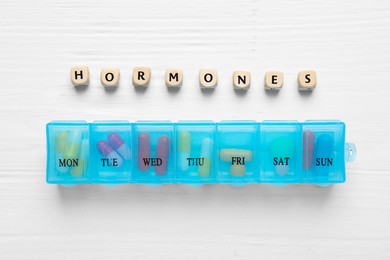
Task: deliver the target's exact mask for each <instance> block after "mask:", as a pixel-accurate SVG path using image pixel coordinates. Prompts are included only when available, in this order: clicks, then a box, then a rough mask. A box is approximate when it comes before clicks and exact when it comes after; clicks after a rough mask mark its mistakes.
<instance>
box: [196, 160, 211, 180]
mask: <svg viewBox="0 0 390 260" xmlns="http://www.w3.org/2000/svg"><path fill="white" fill-rule="evenodd" d="M210 171H211V158H204V162H203V164H202V165H199V167H198V174H199V176H200V177H208V176H210Z"/></svg>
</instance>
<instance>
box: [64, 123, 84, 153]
mask: <svg viewBox="0 0 390 260" xmlns="http://www.w3.org/2000/svg"><path fill="white" fill-rule="evenodd" d="M81 138H82V132H81V131H79V130H73V131H71V132H70V134H69V137H68V142H67V144H66V147H65V149H64V159H65V160H69V159H70V160H73V159H77V158H78V157H79V155H80V145H81Z"/></svg>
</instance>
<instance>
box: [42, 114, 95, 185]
mask: <svg viewBox="0 0 390 260" xmlns="http://www.w3.org/2000/svg"><path fill="white" fill-rule="evenodd" d="M46 138H47V165H46V171H47V172H46V181H47V182H48V183H54V184H64V185H73V184H82V183H89V181H90V175H89V126H88V124H87V122H85V121H53V122H50V123H48V124H47V125H46Z"/></svg>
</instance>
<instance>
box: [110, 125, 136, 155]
mask: <svg viewBox="0 0 390 260" xmlns="http://www.w3.org/2000/svg"><path fill="white" fill-rule="evenodd" d="M108 142H109V143H110V144H111V145H112V147H114V149H115V150H116V151H117V152H118V153H119V154H120V155H121V156H122V157H123V159H125V160H127V161H128V160H130V159H131V150H130V148H129V146H128V145H127V144H126V143H125V142H124V141H123V139H122V137H120V136H119V135H118V134H117V133H114V132H112V133H110V134H109V135H108Z"/></svg>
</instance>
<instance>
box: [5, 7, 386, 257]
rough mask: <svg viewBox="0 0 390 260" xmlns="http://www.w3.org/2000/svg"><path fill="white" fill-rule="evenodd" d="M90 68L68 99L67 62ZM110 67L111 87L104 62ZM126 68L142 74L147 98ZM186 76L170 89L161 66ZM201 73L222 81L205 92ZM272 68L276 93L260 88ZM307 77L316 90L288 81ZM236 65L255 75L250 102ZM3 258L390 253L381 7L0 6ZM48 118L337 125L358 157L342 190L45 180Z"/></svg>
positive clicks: (69, 88) (304, 187)
mask: <svg viewBox="0 0 390 260" xmlns="http://www.w3.org/2000/svg"><path fill="white" fill-rule="evenodd" d="M82 64H85V65H88V66H89V68H90V72H91V77H92V78H91V83H90V86H89V87H88V88H87V89H85V90H84V91H76V90H75V89H74V88H73V87H72V86H71V84H70V81H69V69H70V67H72V66H74V65H82ZM106 66H117V67H119V68H120V69H121V76H122V78H121V83H120V86H119V88H118V89H117V91H115V92H106V91H105V90H104V88H103V87H102V86H101V84H100V81H99V73H100V69H101V68H103V67H106ZM135 66H150V67H151V68H152V80H151V85H150V86H149V88H148V89H147V90H146V91H145V92H140V91H136V90H135V89H134V87H132V86H131V72H132V69H133V67H135ZM171 66H177V67H180V68H182V69H183V71H184V84H183V87H182V89H181V90H180V91H179V92H169V91H167V89H166V87H165V85H164V71H165V68H167V67H171ZM202 67H215V68H217V69H218V73H219V84H218V87H217V89H216V90H215V91H214V92H213V93H211V94H204V93H202V92H201V91H200V88H199V83H198V79H197V76H198V75H197V73H198V70H199V69H200V68H202ZM274 69H276V70H281V71H283V72H284V75H285V84H284V87H283V89H282V90H281V91H280V92H279V94H277V95H272V94H268V93H266V92H265V91H264V88H263V83H262V82H263V76H264V73H265V71H267V70H274ZM303 69H315V70H317V73H318V81H319V83H318V86H317V89H316V90H315V91H314V92H313V93H312V94H311V95H302V94H300V93H299V92H298V91H297V84H296V78H297V73H298V71H300V70H303ZM234 70H249V71H251V72H252V79H253V81H252V85H251V88H250V90H249V91H248V92H247V94H246V95H240V94H237V93H236V92H235V91H234V90H233V88H232V83H231V75H232V73H233V71H234ZM0 82H1V93H0V120H1V127H0V259H40V260H42V259H200V258H202V259H260V258H261V259H300V260H303V259H343V260H345V259H375V260H379V259H390V166H389V158H388V156H389V154H390V153H389V149H390V148H389V147H390V117H389V109H390V87H389V82H390V2H389V1H375V0H374V1H351V0H349V1H337V0H326V1H325V0H324V1H316V2H314V1H287V0H275V1H268V2H266V1H256V0H255V1H236V2H233V1H220V2H218V1H214V0H197V1H191V2H188V1H157V0H154V1H152V0H144V1H137V2H135V1H133V3H131V2H130V1H125V0H123V1H112V2H107V1H102V0H95V1H89V2H87V1H60V0H55V1H54V0H53V1H43V0H40V1H22V0H3V1H1V2H0ZM54 119H62V120H68V119H83V120H88V121H92V120H98V119H100V120H109V119H127V120H131V121H134V120H138V119H170V120H173V121H177V120H181V119H189V120H192V119H211V120H216V121H218V120H222V119H253V120H259V121H261V120H266V119H296V120H306V119H340V120H343V121H345V122H346V124H347V139H348V140H349V141H353V142H354V143H355V144H356V145H357V148H358V157H357V160H356V162H354V163H352V164H348V166H347V171H348V175H347V177H348V180H347V183H346V184H343V185H335V186H332V187H327V188H319V187H314V186H301V185H299V186H288V187H274V186H269V185H251V186H245V187H241V188H237V187H230V186H226V185H214V186H205V187H198V188H193V187H188V186H181V185H168V186H160V187H154V188H153V187H147V186H141V185H140V186H137V185H122V186H117V187H107V186H94V185H91V186H78V187H74V188H62V187H59V186H56V185H48V184H46V183H45V161H46V158H45V156H46V141H45V124H46V123H47V122H48V121H51V120H54Z"/></svg>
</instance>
